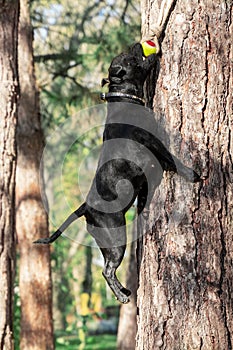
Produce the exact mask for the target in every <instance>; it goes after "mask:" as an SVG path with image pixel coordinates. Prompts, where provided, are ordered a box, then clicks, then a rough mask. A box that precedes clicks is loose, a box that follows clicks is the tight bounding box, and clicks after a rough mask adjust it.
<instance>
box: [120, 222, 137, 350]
mask: <svg viewBox="0 0 233 350" xmlns="http://www.w3.org/2000/svg"><path fill="white" fill-rule="evenodd" d="M136 229H137V227H136V225H133V233H132V235H133V237H132V238H133V239H132V243H131V248H130V258H129V267H128V271H127V281H126V288H127V289H129V290H130V291H131V292H132V294H131V297H130V303H128V304H122V305H121V310H120V319H119V325H118V332H117V349H118V350H134V349H135V344H136V334H137V289H138V271H137V260H136V245H137V244H136V237H137V233H136Z"/></svg>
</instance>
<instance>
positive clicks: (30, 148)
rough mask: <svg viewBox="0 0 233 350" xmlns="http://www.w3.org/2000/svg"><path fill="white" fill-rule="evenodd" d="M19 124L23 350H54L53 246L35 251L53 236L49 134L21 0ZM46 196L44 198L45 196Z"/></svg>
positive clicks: (18, 217)
mask: <svg viewBox="0 0 233 350" xmlns="http://www.w3.org/2000/svg"><path fill="white" fill-rule="evenodd" d="M19 80H20V91H21V95H20V100H19V120H18V128H17V146H18V160H17V171H16V209H17V212H16V229H17V237H18V245H19V253H20V260H19V287H20V300H21V323H20V325H21V334H20V349H21V350H23V349H25V350H32V349H33V350H36V349H38V350H43V349H44V350H45V349H46V350H48V349H49V350H52V349H54V344H53V343H54V341H53V323H52V282H51V273H50V250H49V247H48V246H42V247H39V246H33V243H32V242H33V241H34V240H35V238H36V237H38V236H44V237H45V236H47V235H48V219H47V213H46V211H45V209H44V206H43V202H42V198H41V188H40V183H39V181H40V180H41V176H40V160H41V155H42V150H43V141H44V139H43V132H42V129H41V123H40V114H39V96H38V92H37V89H36V82H35V75H34V65H33V50H32V27H31V23H30V14H29V4H28V1H27V0H20V22H19ZM42 195H44V194H43V193H42Z"/></svg>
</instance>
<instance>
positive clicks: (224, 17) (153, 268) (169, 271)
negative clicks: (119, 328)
mask: <svg viewBox="0 0 233 350" xmlns="http://www.w3.org/2000/svg"><path fill="white" fill-rule="evenodd" d="M160 4H161V1H152V0H150V1H144V0H142V15H143V17H142V19H143V30H144V31H145V32H146V31H147V30H148V27H149V26H151V25H152V24H153V22H154V21H156V19H157V18H158V9H159V6H160ZM159 70H160V71H159V76H158V80H157V84H156V89H155V97H154V110H155V111H156V119H157V121H158V124H159V126H160V130H161V133H160V135H163V141H164V142H165V143H166V144H167V146H168V148H169V149H170V150H171V152H172V153H173V154H175V155H176V156H178V157H179V158H180V159H182V160H183V162H184V163H185V164H187V165H189V166H193V167H194V168H195V169H196V170H197V171H198V172H201V173H202V176H203V178H204V181H203V183H201V184H195V185H193V184H190V183H187V182H186V181H185V180H184V179H182V178H180V177H179V176H177V175H171V174H165V175H164V178H163V180H162V182H161V184H160V186H159V187H158V188H157V189H156V192H155V196H154V199H153V202H152V204H151V208H150V215H149V219H148V220H147V222H146V223H145V225H144V227H143V230H144V231H145V232H146V234H145V235H144V236H143V242H142V260H141V270H140V287H139V291H138V308H139V316H138V336H137V347H136V348H137V349H140V350H142V349H145V350H153V349H169V350H171V349H176V350H178V349H179V350H183V349H190V350H194V349H202V350H204V349H206V350H210V349H232V346H233V317H232V316H233V314H232V307H233V298H232V290H233V260H232V251H233V241H232V232H233V211H232V207H233V189H232V181H233V173H232V156H233V137H232V125H233V113H232V1H231V0H225V1H224V0H214V1H212V0H189V1H187V0H179V1H177V2H176V6H175V8H174V10H173V11H172V13H171V17H170V20H169V22H168V25H167V28H166V33H165V37H164V40H163V43H162V56H161V60H160V69H159ZM140 229H141V230H142V227H140Z"/></svg>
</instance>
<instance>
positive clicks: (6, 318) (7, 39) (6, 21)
mask: <svg viewBox="0 0 233 350" xmlns="http://www.w3.org/2000/svg"><path fill="white" fill-rule="evenodd" d="M18 15H19V4H18V1H10V2H9V1H8V2H5V1H0V48H1V49H0V62H1V69H0V91H1V93H0V113H1V115H0V198H1V200H0V348H1V349H3V350H11V349H13V348H14V345H13V334H12V324H13V303H12V301H13V285H14V271H15V234H14V232H15V225H14V223H15V220H14V204H15V167H16V147H15V133H16V116H17V95H18V69H17V38H18Z"/></svg>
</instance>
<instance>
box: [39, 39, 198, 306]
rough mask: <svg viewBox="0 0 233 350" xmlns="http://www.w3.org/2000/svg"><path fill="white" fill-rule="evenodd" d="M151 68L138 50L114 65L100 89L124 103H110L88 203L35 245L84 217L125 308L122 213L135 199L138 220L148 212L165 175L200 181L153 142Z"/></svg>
mask: <svg viewBox="0 0 233 350" xmlns="http://www.w3.org/2000/svg"><path fill="white" fill-rule="evenodd" d="M155 62H156V56H155V55H151V56H149V57H148V58H144V57H143V51H142V47H141V45H140V44H135V45H134V46H133V47H132V48H131V49H130V51H129V52H128V53H122V54H120V55H119V56H117V57H116V58H114V59H113V61H112V63H111V66H110V68H109V77H108V79H104V80H103V82H102V84H103V85H104V84H106V83H109V92H110V93H117V92H118V93H119V92H120V93H124V94H126V97H124V96H112V94H110V97H108V102H109V103H108V113H107V120H106V124H105V130H104V135H103V146H102V150H101V155H100V159H99V163H98V168H97V171H96V175H95V178H94V180H93V183H92V186H91V189H90V191H89V193H88V195H87V198H86V202H85V203H84V204H82V205H81V206H80V207H79V208H78V209H77V210H76V211H75V212H74V213H72V214H71V215H70V216H69V217H68V219H67V220H66V221H65V222H64V223H63V224H62V225H61V227H60V228H59V229H58V230H57V231H56V232H55V233H54V234H53V235H52V236H51V237H50V238H45V239H39V240H37V241H36V242H35V243H39V244H48V243H52V242H53V241H55V240H56V239H57V238H58V237H59V236H60V235H61V234H62V232H63V231H64V230H65V229H66V228H67V227H68V226H69V225H70V224H71V223H72V222H73V221H74V220H76V219H78V218H79V217H81V216H83V215H84V216H85V217H86V222H87V230H88V232H89V233H90V234H91V235H92V236H93V237H94V238H95V240H96V242H97V244H98V246H99V247H100V249H101V252H102V254H103V256H104V260H105V267H104V270H103V276H104V277H105V279H106V281H107V282H108V284H109V286H110V288H111V289H112V291H113V293H114V294H115V296H116V298H117V299H118V300H119V301H120V302H122V303H127V302H128V301H129V295H130V291H129V290H127V289H125V288H124V287H123V286H122V285H121V283H120V282H119V280H118V279H117V277H116V269H117V268H118V267H119V265H120V264H121V261H122V259H123V256H124V252H125V247H126V228H125V213H126V211H127V210H128V209H129V208H130V207H131V206H132V204H133V203H134V201H135V199H136V198H137V197H138V196H139V195H140V198H142V202H140V203H139V204H138V214H139V215H140V214H141V212H142V211H143V210H148V209H149V204H150V201H151V198H152V196H153V193H154V190H155V187H156V186H158V184H159V182H160V181H161V178H162V174H163V171H164V170H165V171H172V172H175V173H178V174H180V175H181V176H183V177H184V178H186V179H187V180H188V181H191V182H197V181H200V177H199V176H198V175H197V173H195V172H194V171H193V170H192V169H190V168H188V167H186V166H184V165H183V164H182V163H181V162H180V161H179V160H178V159H177V158H176V157H174V156H173V155H171V153H170V152H169V151H168V150H167V149H166V148H165V146H164V145H163V143H162V142H161V141H160V140H159V139H158V137H157V136H156V134H157V132H156V123H155V119H154V117H153V114H152V112H150V111H148V110H147V109H146V108H144V107H142V106H140V105H141V104H142V102H141V101H140V99H142V98H143V85H144V82H145V80H146V77H147V76H148V74H149V72H150V71H151V69H152V67H153V66H154V64H155ZM128 95H133V96H136V97H138V98H139V99H138V100H137V99H131V98H130V97H129V96H128ZM142 191H143V195H142Z"/></svg>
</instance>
